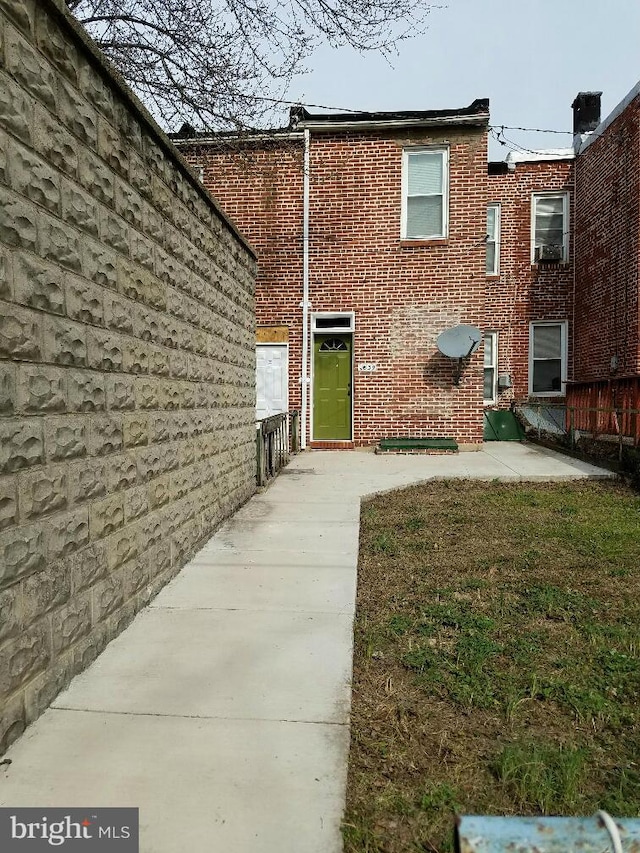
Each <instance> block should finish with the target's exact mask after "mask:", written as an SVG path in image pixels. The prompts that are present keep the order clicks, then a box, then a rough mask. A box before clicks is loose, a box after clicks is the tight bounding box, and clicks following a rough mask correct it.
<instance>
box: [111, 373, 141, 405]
mask: <svg viewBox="0 0 640 853" xmlns="http://www.w3.org/2000/svg"><path fill="white" fill-rule="evenodd" d="M105 381H106V393H107V407H108V408H109V409H113V410H116V411H128V410H131V409H135V407H136V386H135V380H134V379H133V377H130V376H122V375H116V376H107V377H106V378H105Z"/></svg>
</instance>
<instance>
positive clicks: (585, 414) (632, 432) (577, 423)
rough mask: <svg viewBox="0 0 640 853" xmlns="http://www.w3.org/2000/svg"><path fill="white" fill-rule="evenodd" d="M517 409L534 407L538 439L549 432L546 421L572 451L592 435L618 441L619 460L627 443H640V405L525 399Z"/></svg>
mask: <svg viewBox="0 0 640 853" xmlns="http://www.w3.org/2000/svg"><path fill="white" fill-rule="evenodd" d="M574 399H575V398H574ZM515 408H516V411H518V410H521V411H526V410H527V409H533V410H534V411H535V412H536V413H537V418H536V423H535V424H533V425H532V432H533V434H534V435H535V434H537V437H538V438H539V439H540V438H541V437H542V436H543V435H544V434H545V433H546V432H547V430H546V429H545V423H547V424H549V425H553V426H554V427H556V428H555V429H551V430H549V432H551V433H552V434H554V435H555V436H556V437H557V436H558V435H559V434H560V433H562V435H563V436H564V439H565V440H566V442H567V443H568V444H569V446H570V447H571V449H572V450H575V449H576V445H577V444H578V442H579V441H580V440H581V439H583V438H589V439H592V440H593V441H601V442H608V443H609V444H612V443H613V444H617V445H618V459H622V455H623V448H624V447H625V446H627V447H629V446H631V447H639V446H640V408H630V407H623V406H598V405H586V404H582V405H581V404H580V403H578V402H576V403H575V404H572V405H570V404H568V403H567V404H558V403H556V404H554V403H539V402H526V403H522V404H521V405H516V407H515Z"/></svg>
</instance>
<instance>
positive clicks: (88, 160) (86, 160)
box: [78, 147, 115, 205]
mask: <svg viewBox="0 0 640 853" xmlns="http://www.w3.org/2000/svg"><path fill="white" fill-rule="evenodd" d="M78 180H79V181H80V183H81V184H82V186H83V187H84V188H85V189H86V190H87V192H89V193H90V194H91V196H92V198H94V199H95V200H96V201H99V202H102V203H103V204H107V205H111V204H112V203H113V199H114V180H115V175H114V174H113V172H112V171H111V169H110V168H109V167H108V166H107V165H106V163H105V162H104V160H101V159H100V158H99V157H98V156H96V155H95V154H94V153H93V152H92V151H90V150H89V149H88V148H83V147H81V148H80V150H79V152H78Z"/></svg>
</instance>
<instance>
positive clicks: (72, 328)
mask: <svg viewBox="0 0 640 853" xmlns="http://www.w3.org/2000/svg"><path fill="white" fill-rule="evenodd" d="M44 358H45V361H50V362H53V363H54V364H66V365H72V366H75V367H85V366H86V364H87V341H86V329H85V327H84V326H81V325H79V324H78V323H71V322H69V321H68V320H64V319H62V318H61V317H48V318H46V319H45V321H44Z"/></svg>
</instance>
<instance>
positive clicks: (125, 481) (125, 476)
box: [108, 454, 138, 493]
mask: <svg viewBox="0 0 640 853" xmlns="http://www.w3.org/2000/svg"><path fill="white" fill-rule="evenodd" d="M137 482H138V467H137V460H136V458H135V456H132V455H127V454H123V455H121V456H116V457H115V458H114V459H113V460H110V465H109V469H108V484H109V491H110V492H116V493H117V492H125V493H126V491H127V489H131V487H132V486H135V484H136V483H137Z"/></svg>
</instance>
